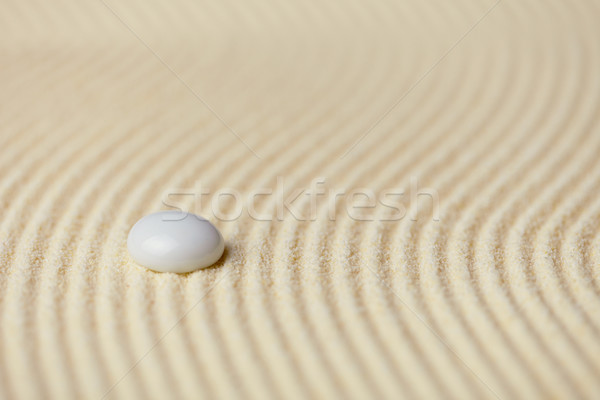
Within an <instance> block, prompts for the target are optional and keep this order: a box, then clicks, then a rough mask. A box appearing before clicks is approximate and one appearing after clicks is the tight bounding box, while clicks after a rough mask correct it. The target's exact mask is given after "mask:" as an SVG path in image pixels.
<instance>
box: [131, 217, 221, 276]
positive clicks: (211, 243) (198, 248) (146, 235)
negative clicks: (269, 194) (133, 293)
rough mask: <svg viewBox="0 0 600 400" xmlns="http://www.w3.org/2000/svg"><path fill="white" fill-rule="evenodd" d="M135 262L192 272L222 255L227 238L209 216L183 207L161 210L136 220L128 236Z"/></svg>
mask: <svg viewBox="0 0 600 400" xmlns="http://www.w3.org/2000/svg"><path fill="white" fill-rule="evenodd" d="M127 248H128V250H129V254H131V257H132V258H133V260H134V261H135V262H137V263H138V264H140V265H143V266H144V267H146V268H149V269H151V270H154V271H158V272H177V273H184V272H191V271H195V270H197V269H200V268H206V267H208V266H210V265H212V264H214V263H215V262H217V261H218V260H219V258H221V256H222V255H223V251H224V250H225V241H224V240H223V236H221V233H220V232H219V231H218V230H217V228H215V227H214V226H213V224H211V223H210V222H209V221H207V220H206V219H204V218H202V217H200V216H198V215H195V214H192V213H186V212H181V211H160V212H157V213H154V214H149V215H146V216H145V217H143V218H142V219H140V220H139V221H138V222H136V223H135V225H134V226H133V228H131V231H130V232H129V237H128V238H127Z"/></svg>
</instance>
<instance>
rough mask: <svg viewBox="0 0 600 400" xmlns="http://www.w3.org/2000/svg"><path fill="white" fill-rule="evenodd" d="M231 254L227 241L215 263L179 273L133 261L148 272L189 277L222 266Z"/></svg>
mask: <svg viewBox="0 0 600 400" xmlns="http://www.w3.org/2000/svg"><path fill="white" fill-rule="evenodd" d="M228 254H229V245H228V244H227V243H225V249H224V250H223V254H222V255H221V258H219V259H218V260H217V262H215V263H214V264H213V265H211V266H209V267H206V268H200V269H197V270H195V271H190V272H182V273H178V272H160V271H154V270H151V269H149V268H146V267H143V266H141V265H139V264H137V263H136V262H135V261H133V260H131V262H132V263H133V264H134V265H135V266H137V267H138V268H143V269H144V270H146V272H148V273H151V274H157V275H163V274H174V275H177V276H181V277H188V276H190V275H192V274H197V273H202V271H210V270H212V269H217V268H221V267H222V266H223V265H224V264H225V261H226V260H227V256H228Z"/></svg>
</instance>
